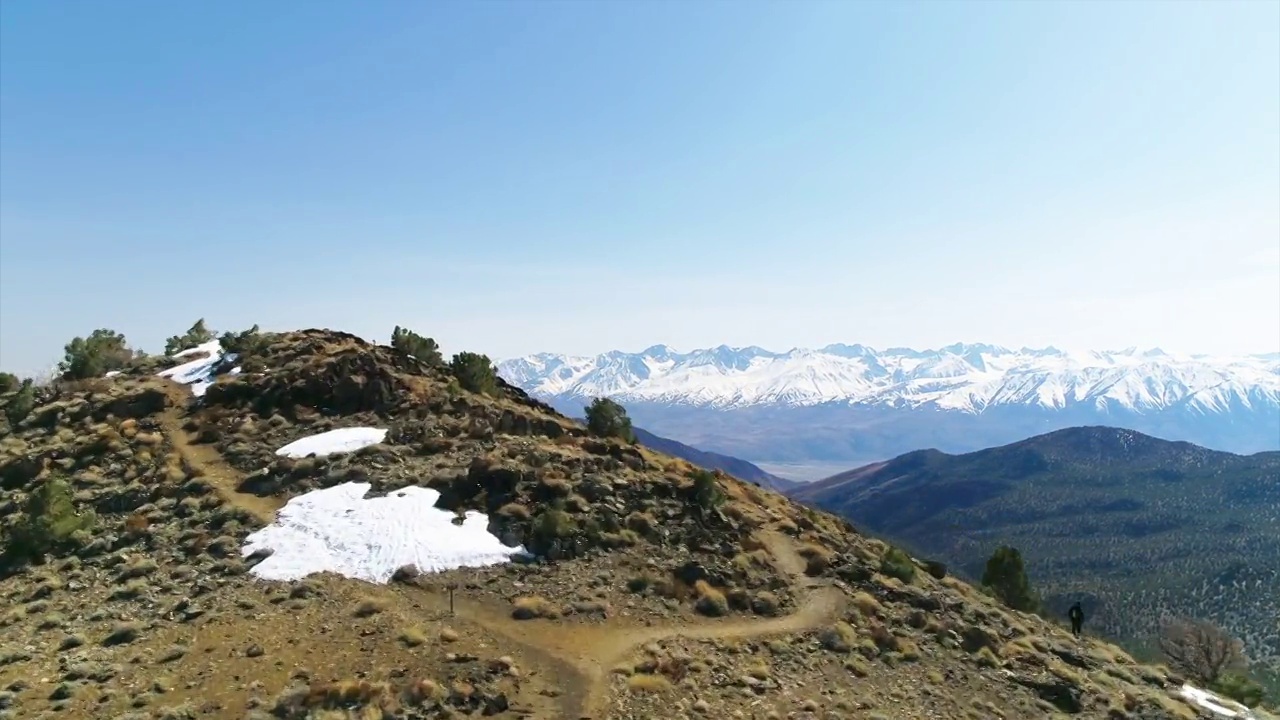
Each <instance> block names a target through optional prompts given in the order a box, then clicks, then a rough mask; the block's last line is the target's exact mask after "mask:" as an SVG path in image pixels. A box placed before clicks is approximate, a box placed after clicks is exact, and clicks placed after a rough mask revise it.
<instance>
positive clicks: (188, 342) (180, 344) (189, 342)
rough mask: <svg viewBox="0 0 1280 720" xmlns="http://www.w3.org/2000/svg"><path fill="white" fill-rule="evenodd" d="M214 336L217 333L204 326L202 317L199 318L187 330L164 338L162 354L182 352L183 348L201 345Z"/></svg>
mask: <svg viewBox="0 0 1280 720" xmlns="http://www.w3.org/2000/svg"><path fill="white" fill-rule="evenodd" d="M215 337H217V335H216V334H215V333H214V332H213V331H212V330H210V329H209V328H207V327H205V326H204V318H200V319H199V320H197V321H196V322H195V324H194V325H192V326H191V327H190V328H187V331H186V332H185V333H183V334H182V335H174V336H173V337H171V338H169V339H168V340H166V341H165V343H164V354H165V355H173V354H174V353H177V352H182V351H183V350H187V349H189V348H193V347H195V346H197V345H203V344H205V343H207V342H209V341H210V340H212V339H214V338H215Z"/></svg>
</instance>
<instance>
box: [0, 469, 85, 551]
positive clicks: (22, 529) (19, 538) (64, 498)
mask: <svg viewBox="0 0 1280 720" xmlns="http://www.w3.org/2000/svg"><path fill="white" fill-rule="evenodd" d="M96 519H97V518H96V517H95V516H94V514H93V511H92V510H84V511H83V512H76V507H75V501H74V496H73V495H72V492H71V487H70V486H69V485H68V484H67V482H66V481H65V480H63V479H61V478H57V477H55V478H50V479H49V480H48V481H46V482H45V483H44V484H43V485H41V486H39V487H38V488H36V489H35V491H34V492H32V493H31V495H30V496H28V498H27V504H26V508H25V509H24V512H23V514H22V517H21V518H19V520H18V521H17V522H16V523H14V524H13V526H12V527H11V528H10V529H9V538H8V547H7V548H6V552H7V554H8V555H9V556H11V557H14V558H17V559H26V560H38V559H40V558H42V557H43V556H44V555H46V554H48V553H51V552H55V551H58V550H62V549H65V548H68V547H71V546H75V545H79V544H81V542H82V541H83V540H84V539H85V533H87V532H88V531H89V530H90V529H91V528H92V527H93V525H94V522H95V521H96Z"/></svg>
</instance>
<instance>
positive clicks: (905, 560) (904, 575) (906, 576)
mask: <svg viewBox="0 0 1280 720" xmlns="http://www.w3.org/2000/svg"><path fill="white" fill-rule="evenodd" d="M880 572H882V573H884V574H885V575H888V576H889V577H895V578H898V579H899V580H901V581H902V582H904V583H909V582H911V581H912V580H915V579H916V564H915V563H914V562H912V560H911V556H910V555H907V554H906V553H905V552H903V551H902V550H900V549H899V548H896V547H891V548H889V550H888V552H886V553H885V554H884V557H882V558H880Z"/></svg>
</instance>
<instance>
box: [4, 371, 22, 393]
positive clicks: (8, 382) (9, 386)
mask: <svg viewBox="0 0 1280 720" xmlns="http://www.w3.org/2000/svg"><path fill="white" fill-rule="evenodd" d="M18 385H19V382H18V376H17V375H14V374H13V373H7V372H0V395H3V394H5V393H7V392H10V391H12V390H17V389H18Z"/></svg>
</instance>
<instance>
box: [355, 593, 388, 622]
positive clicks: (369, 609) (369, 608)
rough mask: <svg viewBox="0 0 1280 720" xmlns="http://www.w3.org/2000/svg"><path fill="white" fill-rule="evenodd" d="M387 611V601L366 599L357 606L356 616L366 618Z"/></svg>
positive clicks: (372, 598) (373, 598)
mask: <svg viewBox="0 0 1280 720" xmlns="http://www.w3.org/2000/svg"><path fill="white" fill-rule="evenodd" d="M386 609H387V601H386V600H383V599H382V598H376V597H366V598H364V599H363V600H361V601H360V602H359V603H357V604H356V609H355V612H354V614H355V616H356V617H358V618H365V617H369V616H371V615H377V614H378V613H380V612H382V611H384V610H386Z"/></svg>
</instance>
